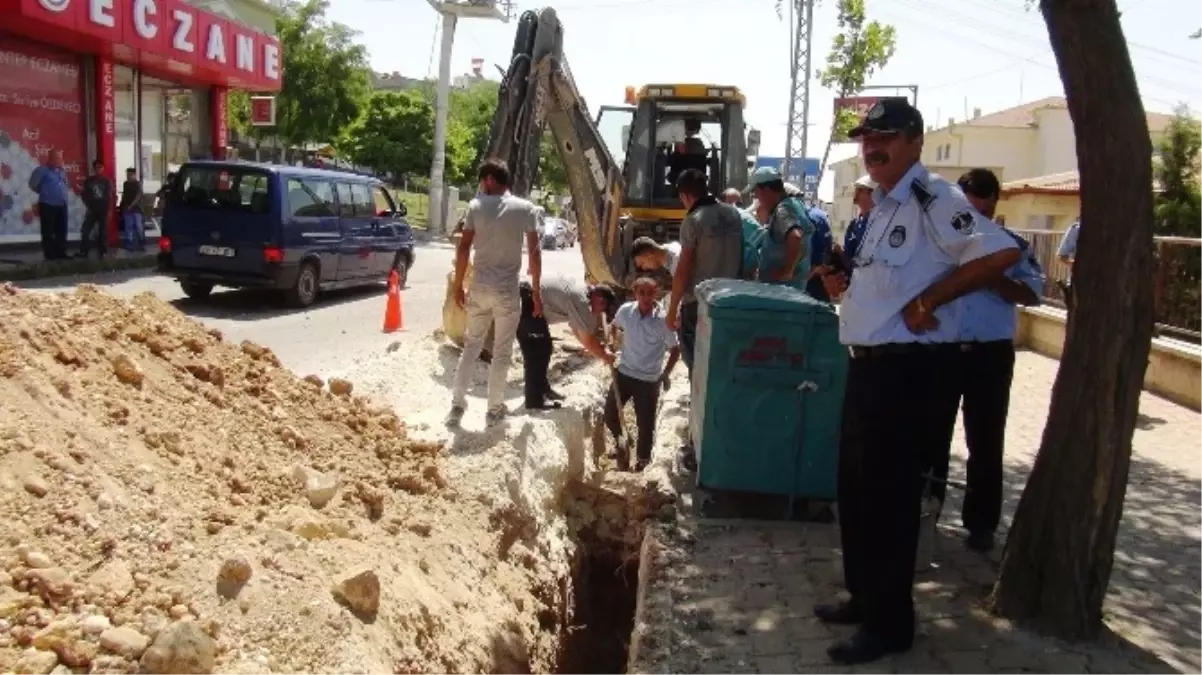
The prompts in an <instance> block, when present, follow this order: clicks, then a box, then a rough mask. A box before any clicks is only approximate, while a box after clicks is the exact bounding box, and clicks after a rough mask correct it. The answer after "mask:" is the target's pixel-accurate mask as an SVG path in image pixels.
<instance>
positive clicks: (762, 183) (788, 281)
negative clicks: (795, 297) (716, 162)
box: [751, 166, 814, 290]
mask: <svg viewBox="0 0 1202 675" xmlns="http://www.w3.org/2000/svg"><path fill="white" fill-rule="evenodd" d="M751 189H752V191H753V192H754V193H755V199H756V203H757V205H758V208H760V209H762V211H763V214H764V215H766V216H767V223H766V224H767V231H766V236H765V237H764V242H763V248H762V250H761V257H760V274H759V280H760V281H762V282H764V283H769V284H784V285H787V286H792V287H794V288H797V289H799V290H805V287H806V281H807V279H808V278H809V275H810V258H809V251H808V249H809V247H810V241H811V239H812V237H813V234H814V225H813V223H811V222H810V219H809V216H807V215H806V208H805V204H804V203H802V201H801V198H800V197H798V196H793V195H791V194H790V193H789V192H788V191H787V190H786V186H785V182H784V179H783V178H782V177H781V175H780V172H779V171H777V170H776V169H773V168H772V167H768V166H762V167H760V168H758V169H756V170H755V171H754V172H753V173H752V174H751Z"/></svg>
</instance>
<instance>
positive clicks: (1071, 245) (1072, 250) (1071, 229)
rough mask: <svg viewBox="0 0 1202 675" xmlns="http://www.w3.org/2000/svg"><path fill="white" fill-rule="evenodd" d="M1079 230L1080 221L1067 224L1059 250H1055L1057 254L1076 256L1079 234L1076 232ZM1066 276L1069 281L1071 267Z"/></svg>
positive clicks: (1071, 273) (1071, 272) (1070, 278)
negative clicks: (1066, 230)
mask: <svg viewBox="0 0 1202 675" xmlns="http://www.w3.org/2000/svg"><path fill="white" fill-rule="evenodd" d="M1080 231H1081V221H1077V222H1075V223H1073V224H1072V225H1069V226H1068V232H1065V233H1064V239H1061V240H1060V250H1058V251H1056V255H1057V256H1061V257H1066V258H1076V257H1077V237H1078V236H1079V235H1078V233H1079V232H1080ZM1068 277H1069V281H1071V280H1072V277H1073V271H1072V269H1069V273H1068Z"/></svg>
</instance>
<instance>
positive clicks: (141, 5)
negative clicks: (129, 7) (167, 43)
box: [134, 0, 159, 40]
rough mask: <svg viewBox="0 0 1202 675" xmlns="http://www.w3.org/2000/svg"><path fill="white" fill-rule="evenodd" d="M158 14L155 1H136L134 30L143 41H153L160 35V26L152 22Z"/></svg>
mask: <svg viewBox="0 0 1202 675" xmlns="http://www.w3.org/2000/svg"><path fill="white" fill-rule="evenodd" d="M158 13H159V8H158V7H156V6H155V4H154V0H134V30H135V31H136V32H137V33H138V36H139V37H141V38H142V39H143V40H153V39H154V38H155V36H156V35H158V34H159V25H158V24H156V23H155V22H153V21H151V19H153V18H154V17H155V16H157V15H158Z"/></svg>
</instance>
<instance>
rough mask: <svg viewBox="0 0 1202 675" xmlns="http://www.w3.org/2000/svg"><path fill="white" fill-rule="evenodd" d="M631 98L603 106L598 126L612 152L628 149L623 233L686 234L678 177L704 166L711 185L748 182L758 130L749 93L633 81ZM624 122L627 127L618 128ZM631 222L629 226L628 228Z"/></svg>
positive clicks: (716, 189)
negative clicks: (746, 110)
mask: <svg viewBox="0 0 1202 675" xmlns="http://www.w3.org/2000/svg"><path fill="white" fill-rule="evenodd" d="M626 103H627V105H625V106H603V107H602V108H601V109H600V111H599V113H598V116H597V124H596V125H597V128H598V130H599V132H600V134H601V136H602V138H604V139H605V141H606V145H607V146H608V148H609V150H610V154H611V155H612V156H614V157H623V158H624V160H623V161H622V163H621V171H622V177H623V179H624V182H625V185H626V192H625V195H624V199H623V202H622V213H623V215H624V216H628V217H629V220H628V221H627V222H626V223H624V224H623V230H624V235H625V236H624V237H623V238H624V239H629V240H630V241H633V240H634V239H635V238H637V237H640V236H650V237H652V238H653V239H656V240H657V241H673V240H675V239H677V238H679V236H680V221H682V220H683V219H684V215H685V214H684V208H683V207H682V206H681V204H680V199H679V197H678V196H677V194H676V177H677V176H679V175H680V173H681V172H682V171H684V170H686V169H699V170H701V171H703V172H704V173H705V174H706V176H707V178H708V179H709V187H710V191H711V192H713V193H715V194H718V193H720V192H722V191H723V190H725V189H726V188H728V187H735V188H738V189H740V190H741V189H743V188H744V187H745V186H746V185H747V158H748V156H749V149H750V147H749V146H750V145H752V144H754V141H755V140H756V137H757V136H758V134H755V133H754V130H753V131H752V132H750V133H749V132H748V129H747V128H746V125H745V124H744V122H743V107H744V98H743V95H742V94H741V93H740V92H739V90H738V89H737V88H735V87H721V86H713V85H704V84H655V85H647V86H645V87H642V88H640V89H638V90H637V91H636V90H635V89H634V88H633V87H628V88H627V90H626ZM615 129H620V133H615V132H614V130H615ZM626 230H629V232H625V231H626Z"/></svg>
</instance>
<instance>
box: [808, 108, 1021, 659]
mask: <svg viewBox="0 0 1202 675" xmlns="http://www.w3.org/2000/svg"><path fill="white" fill-rule="evenodd" d="M849 135H850V137H851V138H855V139H859V141H860V147H861V153H862V155H863V157H864V164H865V166H866V167H867V168H868V173H869V174H870V175H871V176H872V178H873V180H875V181H877V183H878V184H879V186H878V187H877V191H876V195H874V202H875V204H876V206H875V207H874V208H873V210H872V220H871V222H870V223H869V225H868V228H867V231H866V234H865V239H864V244H863V245H862V246H861V247H860V249H859V253H858V255H857V259H856V263H855V269H856V271H855V274H854V275H852V277H851V279H850V286H849V285H848V278H847V276H846V275H845V274H843V273H841V272H830V273H826V274H824V275H823V279H824V281H825V282H826V285H827V287H826V290H827V292H828V293H829V294H830V295H831V297H832V298H836V299H838V298H840V297H842V307H841V309H840V312H839V338H840V341H841V342H843V343H844V344H846V345H847V346H848V349H849V351H850V355H851V363H850V367H849V369H848V375H847V387H846V392H845V396H844V401H843V421H842V422H843V423H842V434H841V438H840V445H839V478H838V504H839V506H838V508H839V533H840V538H841V541H842V546H843V573H844V580H845V583H846V585H847V590H848V592H849V593H850V599H849V600H847V601H846V602H842V603H839V604H833V605H819V606H817V607H815V608H814V612H815V614H816V615H817V616H818V617H819V618H820V619H822V620H823V621H826V622H829V623H846V624H859V628H858V630H857V631H856V632H855V633H854V634H853V635H852V636H851V637H850V638H849V639H847V640H842V641H839V642H837V643H835V644H833V645H832V646H831V647H830V648H829V649H828V650H827V653H828V655H829V656H830V658H831V659H832V660H833V661H835V662H837V663H843V664H855V663H864V662H869V661H873V660H876V659H878V658H880V657H882V656H884V655H886V654H888V653H890V652H898V651H905V650H908V649H909V648H910V647H911V645H912V644H913V641H914V631H915V616H914V599H913V583H914V563H915V560H914V558H915V555H916V553H917V549H918V529H919V516H920V501H921V497H922V485H923V480H922V476H921V474H922V472H923V471H924V470H925V469H926V468H927V467H929V466H930V465H931V462H932V460H933V458H934V457H936V456H937V454H938V453H939V451H940V450H941V444H942V443H943V442H944V440H945V438H946V433H947V430H948V428H949V426H950V425H954V424H955V403H954V395H955V389H954V382H953V381H952V378H951V377H949V373H950V372H951V371H952V370H954V368H955V367H956V364H957V356H958V354H959V349H960V344H959V339H960V334H959V327H958V325H957V318H958V313H957V308H956V307H955V306H952V305H951V304H950V303H952V302H953V301H954V300H956V299H957V298H959V297H961V296H963V295H965V294H967V293H970V292H972V291H975V290H978V289H981V288H984V287H986V286H988V285H990V284H993V283H995V281H996V279H997V278H999V277H1000V276H1001V275H1002V274H1003V273H1004V272H1005V270H1006V269H1008V268H1009V267H1010V266H1012V265H1013V264H1014V263H1016V262H1017V261H1018V258H1019V251H1018V248H1017V246H1016V245H1015V242H1014V240H1013V239H1011V238H1010V237H1008V236H1007V235H1006V234H1005V233H1003V232H1002V231H1001V230H1000V229H999V228H997V227H996V226H994V225H993V223H991V222H990V221H989V220H987V219H986V218H985V217H984V216H981V215H980V214H979V213H977V212H976V210H975V209H973V208H972V206H971V205H970V204H969V203H968V200H967V199H965V198H964V195H963V193H962V192H960V190H959V189H957V188H956V187H955V186H953V185H951V184H950V183H948V182H947V181H946V180H944V179H943V178H941V177H940V176H939V175H937V174H933V173H931V172H929V171H927V169H926V168H925V167H923V165H922V164H921V163H920V162H919V158H920V156H921V154H922V143H923V123H922V115H921V114H920V113H919V112H918V110H917V109H916V108H914V107H913V106H911V105H910V104H909V102H907V101H906V100H905V99H901V98H892V99H885V100H883V101H880V102H878V103H876V104H875V105H873V107H872V108H871V109H870V110H869V111H868V114H867V115H866V117H865V119H864V120H863V121H862V122H861V124H860V125H859V126H857V127H856V128H854V129H852V130H851V132H850V134H849Z"/></svg>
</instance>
